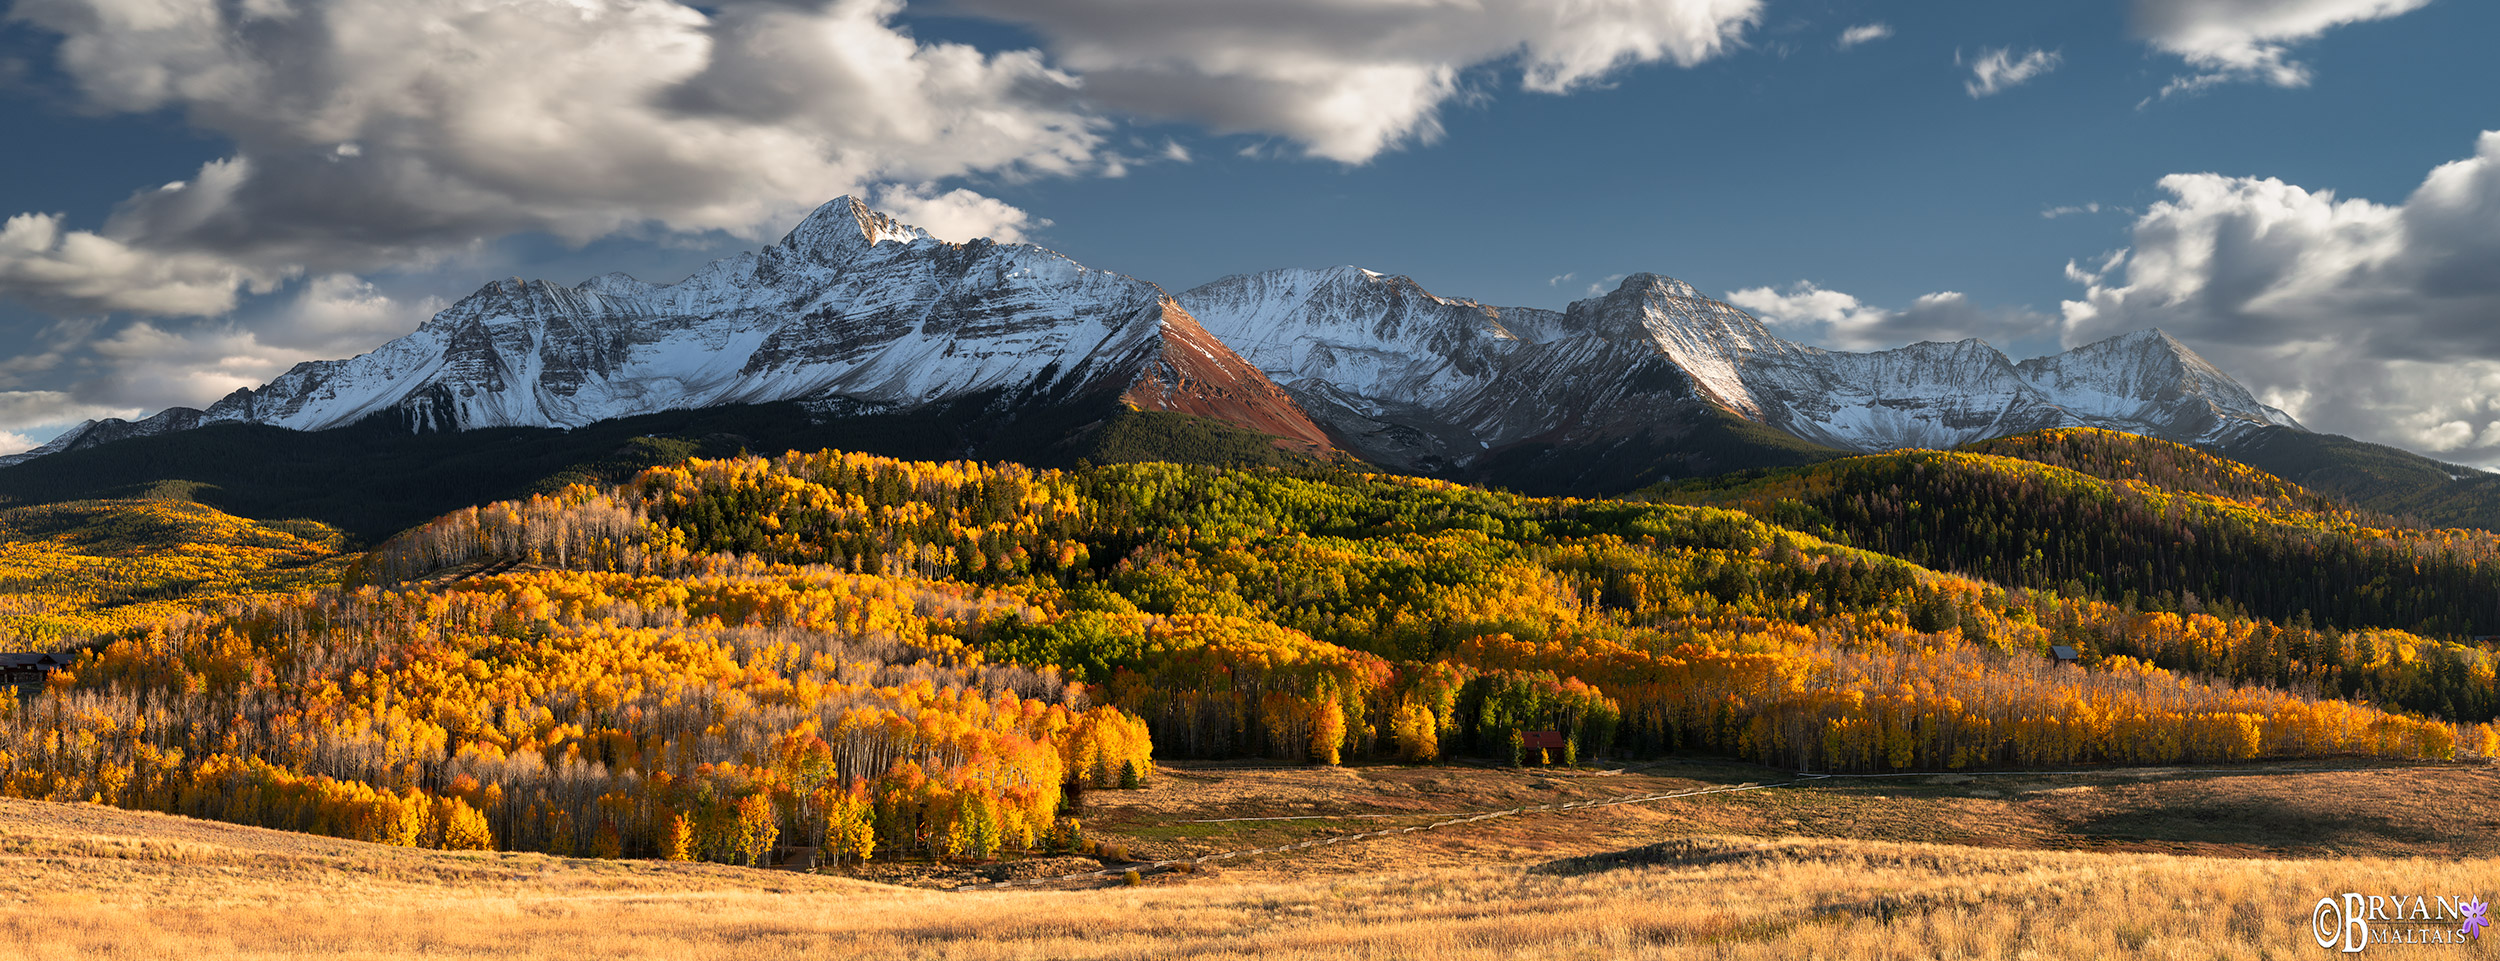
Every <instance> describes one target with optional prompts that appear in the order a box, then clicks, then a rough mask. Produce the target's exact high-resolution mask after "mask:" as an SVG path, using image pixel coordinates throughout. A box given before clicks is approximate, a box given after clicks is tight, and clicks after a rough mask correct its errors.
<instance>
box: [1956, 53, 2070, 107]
mask: <svg viewBox="0 0 2500 961" xmlns="http://www.w3.org/2000/svg"><path fill="white" fill-rule="evenodd" d="M2064 59H2065V58H2064V57H2063V56H2061V55H2060V54H2058V53H2057V51H2054V50H2025V51H2022V52H2021V53H2016V52H2014V50H2013V48H2011V47H1997V48H1995V49H1990V50H1981V51H1979V56H1977V57H1973V58H1971V60H1970V62H1969V66H1970V79H1969V80H1965V81H1963V82H1962V89H1963V91H1965V92H1967V93H1969V94H1970V95H1971V99H1974V100H1976V99H1978V98H1980V97H1988V96H1994V95H1996V94H1997V93H1999V92H2002V91H2006V90H2011V89H2013V88H2015V87H2019V86H2022V85H2023V84H2026V83H2029V82H2031V80H2032V78H2034V77H2038V76H2040V75H2041V74H2044V73H2047V72H2049V71H2051V70H2055V69H2057V65H2058V64H2059V63H2060V62H2062V61H2063V60H2064ZM1953 62H1955V63H1961V62H1963V61H1962V58H1961V54H1959V53H1956V54H1954V58H1953Z"/></svg>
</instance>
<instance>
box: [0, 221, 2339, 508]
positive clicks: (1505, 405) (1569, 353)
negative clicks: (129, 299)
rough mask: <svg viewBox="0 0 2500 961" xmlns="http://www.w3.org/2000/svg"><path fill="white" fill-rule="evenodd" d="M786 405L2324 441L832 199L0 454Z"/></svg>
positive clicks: (2201, 397) (1406, 429)
mask: <svg viewBox="0 0 2500 961" xmlns="http://www.w3.org/2000/svg"><path fill="white" fill-rule="evenodd" d="M792 404H795V405H797V408H798V410H799V411H801V412H803V417H804V419H805V421H806V422H807V423H808V424H809V425H810V426H811V427H813V428H815V430H813V431H811V432H810V433H811V435H813V436H814V437H822V438H824V439H825V440H826V441H827V442H829V443H833V444H835V445H838V446H860V447H870V448H873V447H876V446H880V445H879V444H878V443H877V438H879V437H884V438H888V439H889V440H890V441H891V442H890V443H886V444H884V445H883V446H889V447H893V446H900V447H905V448H909V449H907V450H896V451H892V452H894V453H901V454H907V455H913V456H975V457H1017V458H1021V459H1034V460H1050V459H1053V458H1054V457H1055V458H1057V459H1062V460H1066V459H1072V457H1071V455H1072V454H1078V453H1083V452H1085V451H1088V450H1096V449H1099V447H1100V445H1099V442H1098V441H1099V438H1096V439H1095V440H1090V441H1089V440H1088V439H1087V438H1088V436H1089V434H1097V435H1098V434H1099V433H1100V432H1101V431H1103V430H1104V429H1106V427H1107V426H1108V425H1113V424H1116V423H1132V422H1134V421H1135V420H1136V418H1135V417H1134V416H1125V415H1172V416H1174V417H1177V418H1179V419H1178V420H1172V421H1170V423H1167V424H1166V425H1165V429H1164V430H1163V432H1162V434H1159V435H1157V436H1167V437H1168V436H1178V435H1174V434H1173V433H1172V429H1171V428H1170V424H1188V425H1193V426H1192V427H1191V428H1190V430H1195V431H1198V432H1200V433H1202V434H1203V433H1206V432H1213V433H1214V434H1217V435H1221V436H1222V437H1223V438H1225V439H1226V441H1227V442H1228V443H1229V444H1230V445H1231V448H1233V449H1237V448H1238V447H1239V446H1240V441H1241V440H1242V439H1243V438H1245V437H1255V438H1257V439H1259V441H1261V442H1263V443H1264V444H1266V445H1267V446H1269V447H1272V448H1274V449H1276V450H1277V451H1282V452H1286V453H1288V454H1290V455H1295V456H1307V457H1315V458H1320V459H1329V458H1336V457H1340V456H1344V457H1351V458H1354V459H1357V460H1360V461H1363V462H1367V463H1370V464H1373V465H1376V466H1378V467H1381V468H1385V469H1389V470H1394V471H1401V472H1412V473H1420V474H1428V475H1434V476H1443V477H1450V478H1454V479H1462V480H1470V481H1483V482H1492V483H1500V484H1505V485H1508V486H1513V487H1517V488H1521V489H1525V490H1534V491H1551V492H1569V493H1610V492H1615V491H1620V490H1627V489H1630V488H1633V487H1637V486H1641V485H1644V484H1648V483H1653V482H1656V481H1660V480H1667V479H1674V478H1678V477H1685V476H1695V475H1704V474H1716V473H1721V472H1725V471H1729V470H1735V469H1742V468H1750V467H1767V466H1781V465H1786V464H1795V463H1803V462H1808V461H1812V460H1817V459H1822V458H1828V457H1831V456H1837V455H1839V454H1842V453H1848V452H1872V451H1881V450H1890V449H1897V448H1923V447H1950V446H1954V445H1958V444H1964V443H1969V442H1974V441H1980V440H1985V439H1988V438H1993V437H2001V436H2007V435H2012V434H2018V433H2024V432H2028V431H2034V430H2040V429H2045V428H2057V427H2074V426H2089V427H2101V428H2108V429H2113V430H2120V431H2126V432H2129V433H2136V434H2142V435H2146V436H2152V437H2158V438H2163V439H2167V440H2173V441H2178V442H2182V443H2189V444H2196V445H2200V446H2205V447H2209V448H2216V449H2221V450H2224V451H2227V450H2229V449H2231V448H2232V447H2233V446H2235V445H2248V444H2251V443H2254V442H2255V441H2256V440H2257V439H2260V438H2276V437H2277V436H2278V435H2282V434H2304V435H2305V434H2306V433H2307V432H2306V431H2304V430H2303V429H2302V428H2301V427H2300V425H2299V424H2297V423H2296V422H2294V421H2293V419H2292V418H2291V417H2289V416H2288V415H2286V414H2284V413H2283V412H2282V411H2279V410H2276V409H2274V408H2271V407H2268V406H2266V405H2264V404H2262V403H2260V402H2259V401H2258V400H2257V399H2256V398H2254V397H2253V396H2251V395H2250V393H2249V392H2248V391H2247V390H2246V389H2245V388H2243V387H2241V386H2240V385H2239V384H2238V383H2237V382H2235V381H2233V380H2232V379H2231V378H2230V376H2228V375H2227V374H2225V373H2223V372H2222V371H2220V370H2218V369H2216V368H2215V367H2214V366H2213V365H2212V364H2211V363H2208V362H2207V361H2205V360H2204V359H2203V358H2202V357H2199V356H2197V354H2196V353H2195V352H2194V351H2193V350H2190V349H2189V348H2188V347H2187V346H2186V345H2184V344H2182V343H2180V342H2179V341H2178V340H2176V339H2175V338H2172V337H2170V336H2169V335H2167V334H2164V333H2162V332H2160V331H2157V330H2147V331H2141V332H2137V333H2132V334H2126V335H2122V336H2118V337H2114V338H2111V339H2108V340H2105V341H2101V342H2098V343H2094V344H2088V345H2085V346H2081V347H2077V348H2075V349H2073V350H2069V351H2066V352H2064V353H2061V354H2057V355H2054V356H2050V357H2041V358H2034V359H2031V360H2025V361H2021V362H2019V363H2017V362H2015V361H2013V360H2012V359H2010V358H2008V357H2007V356H2006V355H2004V354H2003V353H2001V352H1999V351H1998V350H1996V349H1995V348H1993V347H1990V346H1989V345H1987V344H1985V343H1983V342H1981V341H1978V340H1975V339H1973V340H1963V341H1959V342H1954V343H1921V344H1914V345H1910V346H1907V347H1901V348H1897V349H1893V350H1885V351H1876V352H1871V353H1849V352H1841V351H1830V350H1823V349H1820V348H1816V347H1811V346H1806V345H1802V344H1798V343H1794V342H1792V341H1789V340H1786V339H1783V338H1781V337H1779V336H1777V335H1776V334H1774V333H1772V332H1771V331H1770V330H1769V329H1768V328H1767V327H1766V326H1765V325H1764V324H1763V323H1762V322H1761V321H1759V320H1758V319H1756V318H1754V317H1753V316H1752V315H1750V314H1747V313H1746V312H1745V311H1743V310H1740V309H1738V308H1736V307H1734V306H1731V305H1729V304H1727V303H1724V302H1721V301H1718V300H1713V299H1710V298H1708V297H1705V296H1702V295H1701V294H1700V293H1698V292H1697V291H1695V290H1694V288H1693V287H1692V286H1691V285H1689V284H1686V283H1684V282H1682V281H1678V280H1674V279H1671V278H1668V277H1663V276H1659V275H1656V274H1634V275H1632V276H1630V277H1627V278H1625V279H1624V280H1623V282H1622V284H1621V285H1620V286H1619V287H1617V288H1616V289H1615V290H1614V291H1612V292H1609V293H1606V294H1603V295H1601V296H1596V297H1591V298H1588V299H1585V300H1581V301H1578V302H1575V303H1573V304H1571V305H1569V306H1568V307H1567V308H1565V309H1563V310H1560V311H1554V310H1543V309H1536V308H1523V307H1496V306H1490V305H1485V304H1481V303H1478V302H1475V301H1472V300H1467V299H1463V298H1455V297H1447V296H1442V295H1439V294H1435V293H1433V292H1431V291H1428V290H1425V289H1424V288H1423V287H1421V286H1420V285H1418V284H1417V283H1416V282H1415V281H1413V280H1411V279H1409V278H1406V277H1401V276H1394V275H1388V274H1382V273H1378V272H1374V271H1370V270H1363V269H1359V268H1354V267H1337V268H1330V269H1323V270H1303V269H1287V270H1272V271H1267V272H1264V273H1256V274H1244V275H1238V276H1233V277H1227V278H1225V279H1223V280H1219V281H1216V282H1214V283H1211V284H1207V285H1205V286H1201V287H1198V288H1196V289H1192V290H1188V291H1184V292H1181V293H1179V294H1171V293H1169V292H1167V291H1165V290H1164V289H1163V288H1161V287H1158V286H1156V285H1154V284H1152V283H1148V282H1146V281H1143V280H1138V279H1135V278H1131V277H1127V276H1123V275H1120V274H1116V273H1112V272H1108V271H1101V270H1095V269H1091V268H1088V267H1085V266H1084V265H1082V264H1079V263H1077V262H1075V261H1074V260H1071V259H1069V258H1068V257H1065V256H1063V255H1061V254H1058V253H1056V252H1053V251H1050V250H1047V249H1044V248H1041V247H1037V246H1032V245H1027V244H1006V243H995V242H991V241H987V240H975V241H971V242H968V243H950V242H946V241H941V240H938V239H935V238H933V237H931V236H930V235H929V234H928V233H927V232H926V231H923V230H921V229H919V228H916V227H912V226H910V225H907V224H903V223H900V222H897V221H896V220H894V219H893V218H891V217H888V216H886V215H884V214H881V213H878V212H876V211H874V210H871V209H870V208H869V207H868V206H867V205H866V204H863V203H861V202H860V201H858V200H855V199H851V198H842V199H839V200H835V201H833V202H831V203H828V204H825V205H824V206H823V207H820V208H818V209H817V210H816V211H815V212H814V213H813V214H811V215H810V216H808V217H807V218H806V219H805V220H804V221H803V222H801V223H800V224H799V225H798V226H797V227H796V228H794V229H792V230H791V231H790V232H789V234H788V235H787V236H785V237H783V238H782V239H781V240H780V241H779V242H778V243H775V244H773V245H771V246H768V247H765V248H763V249H762V250H760V251H755V252H750V253H745V254H741V255H739V256H736V257H732V258H729V259H725V260H721V261H717V262H714V263H712V264H710V265H708V266H706V267H704V268H703V269H701V270H699V271H697V272H695V273H694V274H693V275H692V276H690V277H687V278H686V279H684V280H682V281H679V282H677V283H674V284H665V285H661V284H650V283H645V282H642V281H639V280H636V279H634V278H632V277H629V276H626V275H624V274H607V275H604V276H600V277H595V278H592V279H591V280H589V281H586V282H584V283H582V284H579V285H577V286H571V287H565V286H559V285H555V284H550V283H547V282H544V281H529V282H524V281H521V280H518V279H514V280H505V281H498V282H495V283H491V284H488V285H486V286H485V287H484V288H482V289H480V290H478V291H477V292H476V293H474V294H471V295H469V296H468V297H466V298H464V299H462V300H460V301H459V302H458V303H456V304H454V305H452V306H451V307H450V308H448V309H446V310H444V311H442V312H441V313H439V314H437V315H435V316H434V317H433V318H432V319H430V320H428V321H427V322H426V323H425V324H424V325H422V326H421V327H419V328H418V329H417V330H416V331H414V332H412V333H410V334H408V335H407V336H404V337H401V338H399V339H397V340H394V341H391V342H390V343H387V344H384V345H383V346H381V347H380V348H378V349H376V350H374V351H372V352H370V353H367V354H363V355H360V356H357V357H353V358H348V359H345V360H331V361H315V362H308V363H304V364H299V365H297V366H296V367H295V368H294V369H292V370H289V371H288V372H286V373H285V374H283V375H281V376H279V377H278V378H277V379H275V380H272V381H270V382H269V383H268V384H266V385H263V386H261V387H258V388H253V389H245V390H238V391H235V392H234V393H232V394H230V395H228V396H226V397H225V398H222V399H220V400H218V401H217V402H216V403H214V404H211V405H209V406H208V407H207V408H206V409H204V410H193V409H189V408H170V409H167V410H165V411H163V412H160V413H158V414H156V415H155V416H153V417H150V418H147V419H145V420H140V421H136V422H126V421H120V420H103V421H94V422H89V423H87V424H85V425H82V426H80V427H78V428H75V429H73V430H70V431H68V432H65V433H63V434H62V435H61V436H59V437H58V438H55V439H54V440H52V441H51V442H50V443H48V444H45V445H44V446H42V447H39V448H36V449H34V450H32V451H28V452H26V453H24V454H20V455H15V456H13V457H9V458H0V464H8V465H24V464H27V463H29V462H32V461H36V460H39V459H44V458H49V457H54V456H57V455H60V454H63V453H67V452H75V451H82V450H91V449H96V448H100V447H104V446H107V445H113V444H116V443H118V442H125V441H131V440H133V439H142V438H161V437H166V436H170V435H175V434H181V433H188V432H195V431H199V430H203V429H210V428H217V427H220V426H230V425H237V426H239V425H259V426H262V427H269V428H280V429H283V430H287V431H295V432H327V431H337V430H341V429H345V428H350V427H359V428H362V429H364V430H366V431H377V430H379V431H387V432H393V433H398V434H406V435H420V436H422V435H442V434H457V433H464V432H474V431H482V430H491V429H511V428H535V429H554V430H562V431H574V430H580V429H583V428H587V427H590V426H592V425H598V424H606V423H617V422H621V421H620V419H628V418H636V417H650V416H652V415H658V414H663V413H670V412H679V413H682V412H689V411H727V410H735V409H740V408H747V407H756V406H759V405H792ZM1124 416H1125V419H1124ZM785 419H786V418H785ZM1157 423H1163V422H1161V421H1158V422H1157ZM853 426H857V427H859V428H860V430H858V431H852V430H847V428H850V427H853ZM863 432H864V433H863ZM1188 432H1189V431H1188V430H1184V431H1182V433H1184V434H1185V433H1188ZM731 433H733V434H736V433H739V432H738V431H735V430H732V431H731ZM760 439H762V440H767V441H772V440H777V439H778V438H777V437H765V438H760ZM1089 445H1091V446H1089ZM2264 446H2268V447H2270V448H2272V449H2284V448H2285V442H2283V441H2281V440H2279V439H2276V440H2269V441H2267V442H2266V444H2265V445H2264ZM2295 446H2297V445H2295ZM2312 446H2314V445H2312ZM1145 453H1150V454H1151V453H1154V452H1153V451H1146V452H1145ZM23 469H24V468H23V466H13V468H12V469H11V470H9V471H0V474H13V473H16V472H17V471H18V470H23ZM147 479H148V478H132V480H134V481H135V480H147ZM0 486H5V485H0Z"/></svg>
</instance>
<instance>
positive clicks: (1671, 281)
mask: <svg viewBox="0 0 2500 961" xmlns="http://www.w3.org/2000/svg"><path fill="white" fill-rule="evenodd" d="M1626 291H1632V292H1638V293H1647V294H1655V295H1665V296H1668V297H1695V298H1698V297H1701V291H1699V290H1695V289H1693V285H1691V284H1688V283H1685V282H1683V281H1681V280H1677V279H1675V278H1673V277H1669V276H1667V275H1665V274H1653V273H1649V272H1647V271H1642V272H1640V273H1635V274H1629V275H1626V276H1625V277H1624V278H1623V283H1621V284H1618V285H1616V287H1615V292H1616V293H1618V294H1620V293H1624V292H1626Z"/></svg>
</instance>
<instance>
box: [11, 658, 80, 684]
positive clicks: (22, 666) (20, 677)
mask: <svg viewBox="0 0 2500 961" xmlns="http://www.w3.org/2000/svg"><path fill="white" fill-rule="evenodd" d="M77 660H78V656H77V655H75V654H64V653H61V652H59V651H27V652H20V653H0V683H6V684H41V683H43V681H44V679H45V678H48V677H51V676H52V672H54V671H57V670H60V669H62V668H65V667H68V666H70V664H71V663H72V662H75V661H77Z"/></svg>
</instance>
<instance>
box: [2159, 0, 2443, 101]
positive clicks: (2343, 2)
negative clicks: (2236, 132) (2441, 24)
mask: <svg viewBox="0 0 2500 961" xmlns="http://www.w3.org/2000/svg"><path fill="white" fill-rule="evenodd" d="M2429 3H2430V0H2136V2H2135V15H2134V22H2135V30H2136V33H2137V34H2138V35H2140V36H2142V37H2143V38H2144V39H2145V40H2147V41H2149V42H2150V43H2151V44H2152V45H2153V46H2154V47H2156V48H2158V49H2160V50H2163V51H2165V52H2168V53H2172V54H2176V55H2178V56H2179V57H2180V58H2181V59H2183V60H2186V61H2187V64H2188V66H2190V67H2193V68H2195V69H2197V70H2199V71H2202V72H2201V73H2197V74H2191V75H2187V76H2181V77H2175V78H2173V79H2172V80H2171V81H2170V83H2169V84H2168V85H2166V86H2164V87H2163V88H2162V91H2161V95H2162V96H2164V97H2168V96H2171V95H2173V94H2179V93H2193V92H2196V91H2199V90H2203V89H2205V88H2207V87H2211V86H2213V85H2215V84H2218V83H2228V82H2233V81H2255V82H2262V83H2269V84H2273V85H2275V86H2278V87H2301V86H2307V85H2308V83H2309V76H2310V74H2309V67H2308V65H2307V64H2304V63H2301V62H2299V61H2297V60H2293V59H2292V58H2291V48H2292V47H2293V46H2295V45H2298V44H2301V43H2305V42H2307V41H2310V40H2313V39H2316V38H2317V37H2318V36H2319V35H2321V34H2324V33H2325V32H2327V31H2328V30H2332V29H2334V28H2336V27H2340V26H2344V25H2346V24H2353V23H2362V22H2365V21H2370V20H2383V19H2386V18H2389V17H2395V16H2401V15H2403V14H2406V13H2410V12H2412V11H2414V10H2418V9H2420V8H2422V7H2423V6H2425V5H2428V4H2429Z"/></svg>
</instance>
